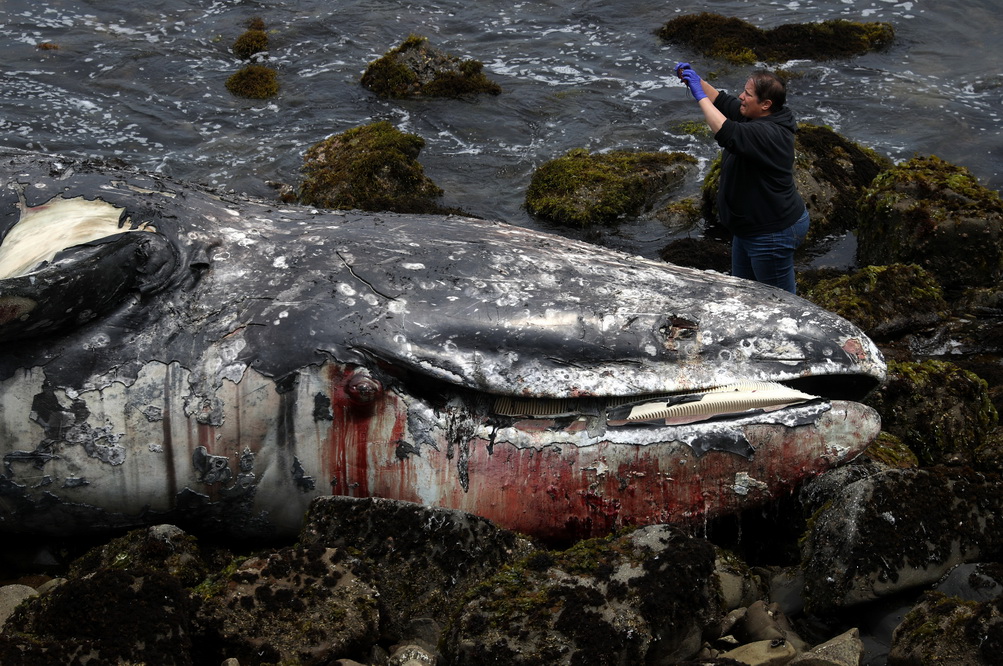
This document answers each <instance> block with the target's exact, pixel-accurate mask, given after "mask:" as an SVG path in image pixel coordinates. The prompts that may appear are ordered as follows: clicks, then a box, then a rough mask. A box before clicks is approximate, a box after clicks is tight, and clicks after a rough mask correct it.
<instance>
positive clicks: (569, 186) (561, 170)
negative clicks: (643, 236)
mask: <svg viewBox="0 0 1003 666" xmlns="http://www.w3.org/2000/svg"><path fill="white" fill-rule="evenodd" d="M695 165H696V158H694V157H692V156H690V155H686V154H684V153H660V152H634V151H627V150H615V151H612V152H608V153H595V154H593V153H590V152H589V151H588V150H585V149H584V148H577V149H575V150H572V151H569V152H568V153H567V154H566V155H564V156H562V157H558V158H556V159H553V160H550V161H549V162H545V163H544V164H542V165H541V166H540V167H539V168H538V169H537V170H536V171H535V172H534V173H533V177H532V179H531V180H530V184H529V188H528V189H527V191H526V209H527V210H528V211H529V212H530V213H532V214H533V215H536V216H538V217H540V218H543V219H546V220H549V221H551V222H554V223H557V224H562V225H566V226H572V227H585V226H589V225H593V224H611V223H614V222H616V221H617V220H620V219H623V218H628V217H636V216H638V215H640V214H641V213H643V212H645V211H646V210H649V209H650V208H651V207H652V206H654V205H655V203H656V202H657V201H658V200H659V199H660V198H663V197H664V196H666V195H667V194H668V193H669V192H671V191H672V190H673V189H675V188H677V187H678V186H679V185H680V183H682V181H683V178H684V177H685V176H686V174H687V173H688V172H689V171H691V170H692V169H693V168H694V167H695Z"/></svg>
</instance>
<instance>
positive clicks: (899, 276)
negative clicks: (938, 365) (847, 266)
mask: <svg viewBox="0 0 1003 666" xmlns="http://www.w3.org/2000/svg"><path fill="white" fill-rule="evenodd" d="M814 223H815V220H814V218H813V219H812V225H814ZM804 297H805V298H806V299H808V300H809V301H812V302H813V303H815V304H816V305H820V306H822V307H823V308H825V309H826V310H829V311H830V312H835V313H836V314H838V315H840V316H841V317H844V318H846V319H849V320H850V321H852V322H853V323H854V324H856V325H857V326H859V327H860V328H862V329H863V330H864V332H865V333H867V335H869V336H870V337H872V338H874V339H875V340H879V341H880V340H888V339H890V338H893V337H895V336H899V335H902V334H903V333H908V332H910V331H916V330H922V329H924V328H927V327H929V326H932V325H934V324H937V323H939V322H940V321H941V320H943V319H944V318H945V317H946V316H947V312H948V305H947V302H946V301H945V300H944V296H943V292H942V290H941V288H940V285H939V284H938V283H937V281H936V279H934V277H933V276H932V275H931V274H930V273H928V272H927V271H925V270H923V269H922V268H920V267H919V266H916V265H904V264H892V265H890V266H866V267H864V268H862V269H861V270H859V271H857V272H856V273H854V274H853V275H844V276H840V277H836V278H831V279H823V280H820V281H819V282H817V283H816V284H815V285H813V286H812V287H811V288H809V289H808V290H807V292H806V293H805V294H804Z"/></svg>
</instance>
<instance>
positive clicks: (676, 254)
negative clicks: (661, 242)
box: [658, 238, 731, 275]
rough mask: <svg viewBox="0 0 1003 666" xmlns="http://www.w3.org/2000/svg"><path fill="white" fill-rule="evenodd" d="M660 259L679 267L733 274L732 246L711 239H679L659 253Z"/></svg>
mask: <svg viewBox="0 0 1003 666" xmlns="http://www.w3.org/2000/svg"><path fill="white" fill-rule="evenodd" d="M658 256H659V258H660V259H661V260H662V261H667V262H669V263H670V264H676V265H677V266H690V267H692V268H699V269H701V270H713V271H717V272H718V273H724V274H726V275H727V274H728V273H730V272H731V246H730V245H728V244H727V243H723V242H721V241H717V240H713V239H710V238H679V239H677V240H674V241H672V242H670V243H669V244H668V245H666V246H665V247H664V248H662V250H661V251H660V252H659V255H658Z"/></svg>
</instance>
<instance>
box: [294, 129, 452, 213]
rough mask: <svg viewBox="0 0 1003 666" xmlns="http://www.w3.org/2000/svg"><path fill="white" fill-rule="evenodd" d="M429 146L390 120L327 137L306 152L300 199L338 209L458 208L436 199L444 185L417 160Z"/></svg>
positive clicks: (410, 210) (414, 210) (425, 210)
mask: <svg viewBox="0 0 1003 666" xmlns="http://www.w3.org/2000/svg"><path fill="white" fill-rule="evenodd" d="M424 146H425V140H424V139H422V138H421V137H419V136H417V135H416V134H405V133H404V132H401V131H400V130H398V129H397V128H396V127H394V126H393V125H391V124H390V123H389V122H386V121H380V122H375V123H370V124H369V125H362V126H361V127H356V128H353V129H350V130H348V131H346V132H342V133H341V134H336V135H335V136H332V137H329V138H327V139H324V140H323V141H321V142H319V143H316V144H314V145H313V146H311V147H310V148H309V149H308V150H307V151H306V153H304V155H303V173H304V179H303V182H302V183H301V184H300V187H299V193H298V199H299V203H301V204H303V205H305V206H317V207H319V208H334V209H339V210H349V209H359V210H368V211H393V212H396V213H448V212H456V211H450V210H447V209H444V208H441V207H440V206H439V205H438V204H437V203H436V202H435V200H436V199H438V198H439V197H441V196H442V190H441V189H440V188H439V187H438V186H437V185H436V184H435V183H434V182H432V180H431V179H430V178H428V176H426V175H425V170H424V168H423V167H422V165H421V163H420V162H418V154H419V153H420V152H421V149H422V148H423V147H424Z"/></svg>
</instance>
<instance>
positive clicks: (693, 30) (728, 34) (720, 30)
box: [656, 12, 895, 64]
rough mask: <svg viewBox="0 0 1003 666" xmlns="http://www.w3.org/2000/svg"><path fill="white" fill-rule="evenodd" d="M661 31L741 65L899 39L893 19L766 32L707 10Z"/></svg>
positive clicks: (862, 48) (843, 54) (814, 56)
mask: <svg viewBox="0 0 1003 666" xmlns="http://www.w3.org/2000/svg"><path fill="white" fill-rule="evenodd" d="M656 34H657V35H658V36H659V37H661V38H662V39H664V40H666V41H668V42H672V43H674V44H682V45H684V46H687V47H689V48H693V49H697V50H698V51H699V52H700V53H703V54H704V55H707V56H711V57H715V58H722V59H724V60H727V61H729V62H733V63H741V64H753V63H755V62H757V61H765V62H787V61H788V60H832V59H834V58H847V57H850V56H855V55H861V54H863V53H867V52H869V51H876V50H879V49H883V48H885V47H887V46H888V45H890V44H891V43H892V40H893V39H894V37H895V31H894V29H893V28H892V26H891V25H890V24H888V23H859V22H855V21H846V20H841V19H835V20H829V21H822V22H819V23H795V24H788V25H780V26H777V27H775V28H772V29H769V30H762V29H760V28H758V27H756V26H754V25H753V24H751V23H747V22H746V21H743V20H741V19H737V18H730V17H726V16H721V15H720V14H711V13H707V12H704V13H701V14H687V15H684V16H679V17H676V18H674V19H672V20H670V21H669V22H668V23H666V24H665V25H663V26H662V27H661V28H660V29H659V30H658V31H657V33H656Z"/></svg>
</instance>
